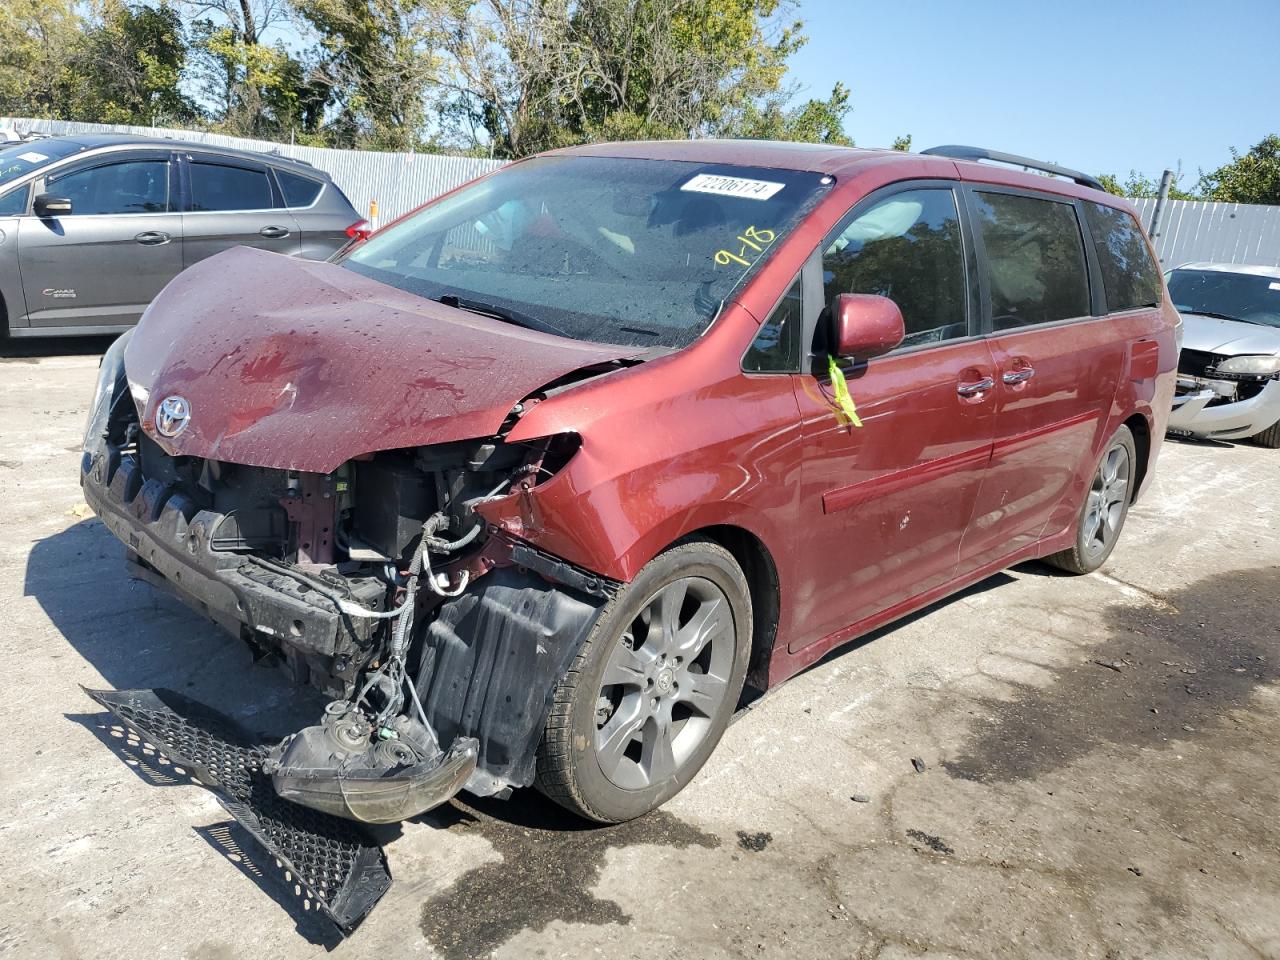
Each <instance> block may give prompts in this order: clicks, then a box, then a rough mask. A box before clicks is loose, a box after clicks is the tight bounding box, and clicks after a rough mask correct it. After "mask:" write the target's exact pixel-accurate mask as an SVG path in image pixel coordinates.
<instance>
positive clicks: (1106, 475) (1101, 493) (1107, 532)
mask: <svg viewBox="0 0 1280 960" xmlns="http://www.w3.org/2000/svg"><path fill="white" fill-rule="evenodd" d="M1128 503H1129V451H1128V450H1127V449H1125V447H1124V446H1123V445H1121V444H1116V445H1115V446H1113V447H1112V448H1111V449H1110V450H1108V451H1107V453H1106V455H1105V456H1104V457H1103V458H1102V463H1100V464H1099V465H1098V472H1097V473H1096V474H1095V475H1094V477H1093V485H1092V487H1090V489H1089V499H1088V502H1087V503H1086V505H1085V518H1084V549H1085V552H1086V553H1087V554H1088V555H1089V556H1091V557H1097V556H1099V555H1101V554H1104V553H1106V552H1107V551H1109V550H1110V549H1111V547H1112V546H1113V545H1114V544H1115V541H1116V538H1117V537H1118V536H1119V535H1120V526H1121V524H1122V523H1123V522H1124V514H1125V509H1126V507H1127V506H1128Z"/></svg>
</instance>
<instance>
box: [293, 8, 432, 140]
mask: <svg viewBox="0 0 1280 960" xmlns="http://www.w3.org/2000/svg"><path fill="white" fill-rule="evenodd" d="M440 2H443V0H440ZM295 4H296V8H297V10H298V12H299V13H300V14H301V15H302V17H303V18H305V20H306V21H307V22H308V23H309V24H310V26H311V27H312V28H313V29H314V30H315V31H316V34H317V35H318V37H319V44H320V49H321V61H322V65H321V66H320V67H319V68H318V70H317V71H316V74H315V77H316V79H315V82H316V83H317V84H320V85H323V86H324V87H325V88H326V90H327V93H328V95H329V96H331V98H332V101H333V103H334V104H335V105H336V106H337V108H338V114H337V116H336V117H335V118H334V119H333V121H332V122H331V123H330V124H329V126H328V128H327V135H328V138H329V139H330V140H331V141H332V142H333V143H334V145H335V146H352V147H365V148H370V149H375V150H409V149H413V148H417V147H421V146H422V145H423V143H424V136H425V127H426V120H427V88H428V84H430V83H431V82H432V81H433V79H434V77H435V72H436V59H435V56H434V49H435V46H436V44H437V42H438V40H439V37H438V35H437V30H438V27H439V24H440V10H439V4H438V2H437V0H295Z"/></svg>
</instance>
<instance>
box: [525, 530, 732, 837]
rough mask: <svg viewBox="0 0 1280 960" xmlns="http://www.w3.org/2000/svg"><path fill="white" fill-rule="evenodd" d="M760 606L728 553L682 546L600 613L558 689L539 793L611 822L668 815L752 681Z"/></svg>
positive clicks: (702, 545)
mask: <svg viewBox="0 0 1280 960" xmlns="http://www.w3.org/2000/svg"><path fill="white" fill-rule="evenodd" d="M750 637H751V600H750V596H749V594H748V591H747V584H746V579H745V578H744V577H743V574H742V570H741V569H740V568H739V567H738V564H737V563H736V562H735V561H734V559H733V557H732V555H730V554H729V552H728V551H727V550H725V549H724V548H722V547H720V546H719V545H718V544H715V543H711V542H709V541H704V540H697V541H689V542H686V543H682V544H677V545H676V546H674V547H672V548H671V549H669V550H667V551H666V552H665V553H662V554H660V555H659V556H658V557H656V558H655V559H654V560H653V561H651V562H650V563H649V564H648V565H647V566H646V567H645V568H644V569H643V570H641V571H640V573H639V575H637V577H636V578H635V580H633V581H632V582H631V583H629V584H627V585H626V586H625V587H623V588H622V590H621V591H620V592H619V593H618V595H617V596H616V597H615V598H614V599H613V600H611V601H610V602H609V603H608V604H607V605H606V606H605V608H604V610H603V611H602V612H601V614H600V619H599V620H598V621H597V622H596V625H595V628H594V629H593V630H592V632H591V635H590V636H589V637H588V638H587V640H586V642H585V643H584V644H583V647H582V650H581V651H579V653H578V656H577V658H576V659H575V660H574V662H573V665H572V666H571V667H570V668H569V672H568V673H567V674H566V675H565V677H564V678H563V679H562V680H561V681H560V683H559V685H558V686H557V688H556V692H555V700H554V702H553V705H552V708H551V714H550V716H549V717H548V719H547V726H546V729H545V731H544V733H543V738H542V744H541V745H540V746H539V748H538V780H537V786H538V789H539V790H541V791H542V792H543V793H545V794H546V795H547V796H548V797H550V798H551V799H552V800H555V801H556V802H557V803H559V804H560V805H561V806H564V807H566V808H568V809H569V810H572V811H573V812H575V813H577V814H580V815H581V816H583V817H587V818H588V819H591V820H597V821H600V822H602V823H619V822H621V821H623V820H631V819H634V818H635V817H638V816H641V815H642V814H645V813H648V812H649V811H650V810H653V809H654V808H656V807H658V806H661V805H662V804H663V803H665V802H666V801H667V800H669V799H670V798H671V797H673V796H674V795H675V794H676V793H678V792H679V791H680V790H681V789H682V788H683V787H684V785H685V784H687V783H688V782H689V781H690V780H692V779H693V777H694V775H695V774H696V773H697V772H698V770H699V769H700V768H701V767H702V765H703V764H704V763H705V762H706V760H707V758H708V757H709V756H710V755H711V751H712V750H713V749H715V746H716V744H717V743H718V742H719V740H720V737H721V735H722V734H723V733H724V731H725V728H726V727H727V726H728V725H729V720H730V718H731V717H732V715H733V711H734V708H735V706H736V705H737V702H738V697H739V695H740V694H741V692H742V684H743V680H744V678H745V677H746V672H747V660H748V656H749V654H750V649H749V648H750V639H749V638H750Z"/></svg>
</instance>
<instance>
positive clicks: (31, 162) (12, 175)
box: [0, 140, 84, 187]
mask: <svg viewBox="0 0 1280 960" xmlns="http://www.w3.org/2000/svg"><path fill="white" fill-rule="evenodd" d="M83 149H84V145H83V144H79V143H76V142H75V141H72V140H32V141H30V142H29V143H15V144H13V145H12V146H8V147H5V148H4V149H3V150H0V187H4V186H7V185H8V184H10V183H12V182H13V181H14V180H17V179H18V178H19V177H22V176H25V175H26V174H28V173H30V172H31V171H32V170H35V169H37V168H39V167H43V166H45V165H46V164H50V163H53V162H54V161H55V160H61V159H62V158H63V157H69V156H71V155H72V154H73V153H78V152H79V151H81V150H83Z"/></svg>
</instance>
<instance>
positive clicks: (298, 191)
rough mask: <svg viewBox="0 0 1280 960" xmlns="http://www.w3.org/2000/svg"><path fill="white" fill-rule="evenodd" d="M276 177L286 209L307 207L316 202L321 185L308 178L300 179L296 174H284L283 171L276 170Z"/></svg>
mask: <svg viewBox="0 0 1280 960" xmlns="http://www.w3.org/2000/svg"><path fill="white" fill-rule="evenodd" d="M276 177H277V178H278V179H279V181H280V189H281V190H282V191H284V203H285V206H286V207H309V206H311V204H313V203H315V202H316V197H318V196H320V187H321V186H322V184H320V183H319V182H317V181H315V180H312V179H311V178H310V177H300V176H298V175H297V174H296V173H285V172H284V171H283V170H277V171H276Z"/></svg>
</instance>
